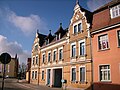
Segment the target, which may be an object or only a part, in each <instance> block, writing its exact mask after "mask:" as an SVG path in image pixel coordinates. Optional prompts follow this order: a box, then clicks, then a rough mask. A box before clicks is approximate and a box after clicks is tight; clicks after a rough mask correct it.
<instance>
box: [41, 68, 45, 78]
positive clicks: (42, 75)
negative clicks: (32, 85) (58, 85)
mask: <svg viewBox="0 0 120 90" xmlns="http://www.w3.org/2000/svg"><path fill="white" fill-rule="evenodd" d="M43 72H44V74H43ZM44 79H45V70H42V71H41V80H44Z"/></svg>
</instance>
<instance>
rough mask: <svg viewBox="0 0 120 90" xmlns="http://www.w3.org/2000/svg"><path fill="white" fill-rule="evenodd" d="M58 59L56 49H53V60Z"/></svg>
mask: <svg viewBox="0 0 120 90" xmlns="http://www.w3.org/2000/svg"><path fill="white" fill-rule="evenodd" d="M55 60H56V51H53V61H55Z"/></svg>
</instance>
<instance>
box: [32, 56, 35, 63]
mask: <svg viewBox="0 0 120 90" xmlns="http://www.w3.org/2000/svg"><path fill="white" fill-rule="evenodd" d="M32 64H33V65H34V64H35V57H33V60H32Z"/></svg>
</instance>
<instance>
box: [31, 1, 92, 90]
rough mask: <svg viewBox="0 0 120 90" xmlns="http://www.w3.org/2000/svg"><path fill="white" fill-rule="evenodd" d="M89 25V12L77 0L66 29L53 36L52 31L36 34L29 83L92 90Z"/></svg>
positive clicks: (60, 29) (90, 18) (90, 19)
mask: <svg viewBox="0 0 120 90" xmlns="http://www.w3.org/2000/svg"><path fill="white" fill-rule="evenodd" d="M91 22H92V14H91V12H89V11H87V10H86V9H84V8H82V7H81V6H79V3H78V1H77V2H76V5H75V7H74V14H73V17H72V19H71V22H70V25H69V28H67V29H63V28H62V24H60V27H59V29H58V30H57V31H56V32H55V34H54V35H52V34H51V31H50V33H49V35H47V36H45V35H42V34H39V33H37V34H36V38H35V41H34V44H33V49H32V64H31V65H32V66H31V82H32V83H35V84H40V85H47V86H50V87H62V86H63V87H66V88H79V89H83V90H84V89H87V90H91V85H92V57H91V42H90V27H91ZM39 35H41V36H44V37H42V38H40V36H39ZM36 45H38V46H37V47H38V49H37V51H35V47H36ZM36 56H38V57H39V59H38V60H39V61H38V64H37V65H36V64H34V63H35V62H36V59H35V57H36ZM61 80H62V81H65V84H63V82H61Z"/></svg>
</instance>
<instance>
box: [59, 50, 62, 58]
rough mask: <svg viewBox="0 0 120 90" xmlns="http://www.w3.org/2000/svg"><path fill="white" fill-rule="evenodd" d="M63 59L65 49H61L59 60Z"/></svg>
mask: <svg viewBox="0 0 120 90" xmlns="http://www.w3.org/2000/svg"><path fill="white" fill-rule="evenodd" d="M62 59H63V49H60V50H59V60H62Z"/></svg>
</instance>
